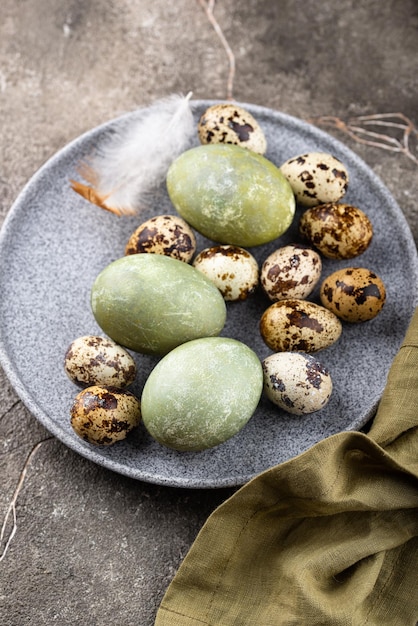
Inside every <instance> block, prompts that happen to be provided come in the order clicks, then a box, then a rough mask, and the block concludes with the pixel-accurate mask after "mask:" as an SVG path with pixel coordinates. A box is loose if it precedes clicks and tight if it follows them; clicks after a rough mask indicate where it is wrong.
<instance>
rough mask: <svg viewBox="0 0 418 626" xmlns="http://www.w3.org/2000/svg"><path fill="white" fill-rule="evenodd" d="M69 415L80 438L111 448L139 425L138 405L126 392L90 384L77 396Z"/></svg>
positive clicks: (139, 412) (133, 397) (137, 401)
mask: <svg viewBox="0 0 418 626" xmlns="http://www.w3.org/2000/svg"><path fill="white" fill-rule="evenodd" d="M70 415H71V426H72V427H73V429H74V432H75V433H76V434H77V435H78V436H79V437H81V439H84V440H85V441H87V442H88V443H92V444H95V445H98V446H110V445H112V444H114V443H116V442H117V441H121V440H122V439H125V437H126V436H127V435H128V433H129V432H130V431H131V430H132V429H133V428H135V427H136V426H138V424H139V422H140V420H141V404H140V401H139V400H138V398H137V397H136V396H134V395H133V394H132V393H130V392H129V391H126V390H121V389H118V388H116V387H110V386H101V385H93V386H91V387H87V388H86V389H83V391H80V393H79V394H77V396H76V397H75V399H74V402H73V404H72V407H71V411H70Z"/></svg>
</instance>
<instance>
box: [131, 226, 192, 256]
mask: <svg viewBox="0 0 418 626" xmlns="http://www.w3.org/2000/svg"><path fill="white" fill-rule="evenodd" d="M143 252H150V253H153V254H162V255H165V256H170V257H172V258H174V259H177V260H179V261H185V262H186V263H189V262H190V261H191V259H192V258H193V255H194V253H195V252H196V237H195V234H194V232H193V230H192V229H191V227H190V226H189V224H187V222H186V221H185V220H183V219H182V218H181V217H179V216H177V215H157V216H155V217H152V218H151V219H149V220H147V221H146V222H144V223H143V224H141V225H140V226H138V228H137V229H136V230H135V231H134V232H133V233H132V235H131V236H130V238H129V240H128V243H127V244H126V247H125V255H129V254H139V253H143Z"/></svg>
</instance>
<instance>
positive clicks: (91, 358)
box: [64, 335, 136, 388]
mask: <svg viewBox="0 0 418 626" xmlns="http://www.w3.org/2000/svg"><path fill="white" fill-rule="evenodd" d="M64 369H65V371H66V373H67V375H68V377H69V378H70V379H71V380H72V381H73V382H74V383H76V384H77V385H81V386H90V385H112V386H113V387H119V388H122V387H127V386H128V385H130V384H131V383H132V382H133V381H134V380H135V376H136V364H135V361H134V359H133V358H132V356H131V355H130V354H129V352H127V351H126V350H124V349H123V348H122V347H121V346H119V345H118V344H117V343H115V342H114V341H112V340H111V339H108V338H105V337H98V336H96V335H85V336H83V337H78V338H77V339H75V340H74V341H73V342H72V343H71V344H70V345H69V347H68V348H67V351H66V353H65V357H64Z"/></svg>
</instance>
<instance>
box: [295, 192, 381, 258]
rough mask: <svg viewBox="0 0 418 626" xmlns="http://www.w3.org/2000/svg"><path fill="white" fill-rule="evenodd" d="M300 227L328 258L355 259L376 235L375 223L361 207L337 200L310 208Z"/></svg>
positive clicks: (302, 233)
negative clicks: (374, 233) (337, 201)
mask: <svg viewBox="0 0 418 626" xmlns="http://www.w3.org/2000/svg"><path fill="white" fill-rule="evenodd" d="M299 231H300V234H301V235H302V237H304V238H305V239H306V240H307V241H308V242H309V243H310V244H311V245H313V246H315V248H317V249H318V250H319V251H320V252H321V254H323V255H324V256H325V257H327V258H329V259H352V258H354V257H356V256H358V255H359V254H362V253H363V252H365V251H366V250H367V248H368V247H369V245H370V243H371V241H372V238H373V226H372V223H371V221H370V220H369V218H368V217H367V215H366V214H365V213H364V212H363V211H362V210H361V209H359V208H357V207H355V206H352V205H350V204H342V203H341V204H338V203H336V202H330V203H327V204H320V205H319V206H316V207H312V208H310V209H307V210H306V211H305V212H304V213H303V215H302V216H301V218H300V222H299Z"/></svg>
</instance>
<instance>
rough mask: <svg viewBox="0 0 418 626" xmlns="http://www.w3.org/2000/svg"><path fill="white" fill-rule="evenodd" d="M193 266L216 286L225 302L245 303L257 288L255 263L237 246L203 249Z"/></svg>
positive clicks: (249, 255) (256, 264)
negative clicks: (241, 301) (238, 301)
mask: <svg viewBox="0 0 418 626" xmlns="http://www.w3.org/2000/svg"><path fill="white" fill-rule="evenodd" d="M193 265H194V267H195V268H196V269H198V270H199V271H200V272H202V273H203V274H205V275H206V276H207V278H209V279H210V280H212V281H213V282H214V283H215V285H216V286H217V287H218V289H219V291H220V292H221V293H222V295H223V297H224V299H225V300H229V301H236V300H246V299H247V298H248V296H250V295H252V294H253V293H254V292H255V290H256V289H257V286H258V279H259V268H258V263H257V261H256V260H255V258H254V257H253V256H252V254H250V253H249V252H248V251H247V250H244V248H240V247H239V246H229V245H224V246H213V247H211V248H205V249H204V250H202V251H201V252H200V253H199V254H198V255H197V257H196V258H195V260H194V261H193Z"/></svg>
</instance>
